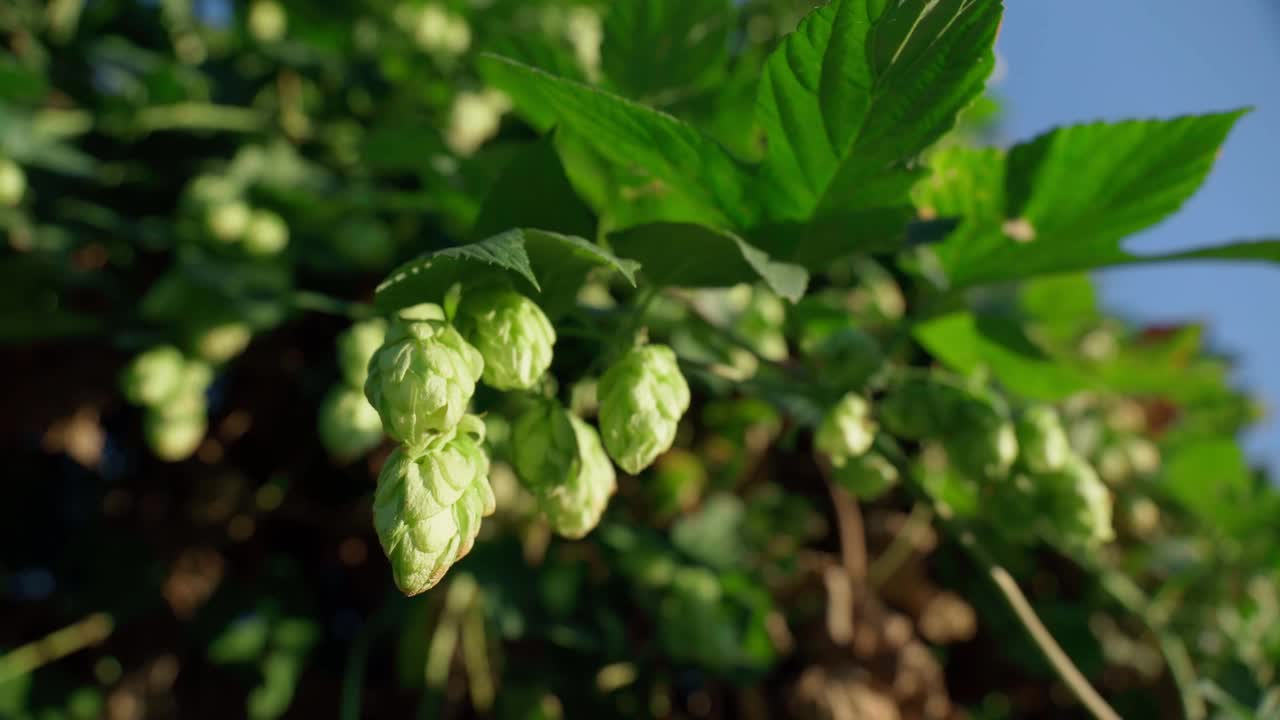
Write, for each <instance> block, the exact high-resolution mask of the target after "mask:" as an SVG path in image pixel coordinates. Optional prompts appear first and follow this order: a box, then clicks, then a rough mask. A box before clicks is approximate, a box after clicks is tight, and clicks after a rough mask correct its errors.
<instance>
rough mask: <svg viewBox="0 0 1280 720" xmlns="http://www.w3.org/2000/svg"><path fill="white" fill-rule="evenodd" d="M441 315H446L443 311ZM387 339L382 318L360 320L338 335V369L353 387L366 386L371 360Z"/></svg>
mask: <svg viewBox="0 0 1280 720" xmlns="http://www.w3.org/2000/svg"><path fill="white" fill-rule="evenodd" d="M441 317H442V318H443V317H444V315H443V313H441ZM386 339H387V322H386V321H385V320H383V319H381V318H374V319H372V320H365V321H363V322H358V323H356V324H354V325H352V326H351V327H350V328H348V329H347V331H346V332H344V333H342V334H341V335H339V336H338V369H339V370H340V371H341V372H342V379H343V381H345V382H346V383H347V384H348V385H350V386H351V387H355V388H359V387H364V381H365V378H367V377H369V360H370V359H371V358H372V357H373V354H374V353H375V352H377V351H378V348H379V347H382V343H383V341H385V340H386Z"/></svg>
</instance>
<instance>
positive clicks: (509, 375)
mask: <svg viewBox="0 0 1280 720" xmlns="http://www.w3.org/2000/svg"><path fill="white" fill-rule="evenodd" d="M457 323H458V328H459V330H461V331H462V334H463V337H465V338H466V339H467V340H468V341H469V342H470V343H471V344H472V345H474V346H475V347H476V349H477V350H479V351H480V354H481V355H482V356H484V381H485V383H486V384H488V385H490V386H492V387H495V388H497V389H499V390H526V389H528V388H530V387H533V384H534V383H535V382H537V380H538V378H539V377H541V376H542V374H543V373H544V372H546V371H547V368H548V367H550V366H551V354H552V348H553V347H554V345H555V343H556V331H555V328H554V327H552V326H551V321H550V320H548V319H547V316H546V315H545V314H543V312H542V309H541V308H539V307H538V305H537V303H535V302H533V301H532V300H530V299H529V298H527V297H525V296H523V295H521V294H520V293H518V292H515V291H514V290H510V289H507V288H486V289H481V290H475V291H472V292H468V293H466V294H465V295H464V296H463V298H462V302H461V304H460V305H459V306H458V313H457Z"/></svg>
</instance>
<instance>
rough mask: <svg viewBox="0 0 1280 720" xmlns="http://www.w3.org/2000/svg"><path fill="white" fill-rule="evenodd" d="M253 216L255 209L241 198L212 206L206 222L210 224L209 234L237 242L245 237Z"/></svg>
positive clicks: (230, 241)
mask: <svg viewBox="0 0 1280 720" xmlns="http://www.w3.org/2000/svg"><path fill="white" fill-rule="evenodd" d="M252 217H253V211H252V210H250V209H249V206H248V205H245V204H244V203H243V202H241V201H239V200H233V201H230V202H224V203H219V204H217V205H213V206H211V207H210V208H209V210H208V215H207V217H206V219H205V222H206V224H207V225H208V226H209V234H210V235H212V236H213V238H214V239H215V240H218V241H220V242H224V243H235V242H239V241H240V240H241V239H243V238H244V234H245V232H246V231H247V230H248V229H249V220H250V218H252Z"/></svg>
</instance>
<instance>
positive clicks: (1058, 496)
mask: <svg viewBox="0 0 1280 720" xmlns="http://www.w3.org/2000/svg"><path fill="white" fill-rule="evenodd" d="M1034 482H1035V484H1036V493H1037V495H1038V496H1039V497H1040V498H1041V506H1042V508H1043V510H1044V514H1043V516H1042V517H1043V518H1044V519H1045V520H1046V522H1047V524H1048V534H1049V535H1050V537H1051V538H1052V539H1054V540H1056V541H1057V542H1059V543H1060V544H1062V545H1063V546H1065V547H1067V548H1069V549H1074V550H1091V549H1095V548H1097V547H1098V546H1099V545H1102V544H1104V543H1107V542H1110V541H1111V540H1113V539H1114V538H1115V530H1114V528H1113V527H1112V517H1111V516H1112V498H1111V492H1110V491H1109V490H1108V489H1107V486H1106V484H1105V483H1103V482H1102V479H1101V478H1099V477H1098V473H1097V472H1096V471H1094V469H1093V467H1092V466H1090V465H1089V463H1088V462H1087V461H1085V460H1084V459H1083V458H1081V457H1079V456H1078V455H1072V456H1070V457H1069V458H1068V459H1067V462H1066V464H1064V465H1063V467H1062V469H1061V470H1058V471H1057V472H1052V473H1045V474H1042V475H1036V476H1035V477H1034Z"/></svg>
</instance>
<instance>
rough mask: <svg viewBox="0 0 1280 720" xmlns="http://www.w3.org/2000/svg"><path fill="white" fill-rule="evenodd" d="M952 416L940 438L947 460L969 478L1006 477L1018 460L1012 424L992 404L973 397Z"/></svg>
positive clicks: (1016, 441) (1015, 436)
mask: <svg viewBox="0 0 1280 720" xmlns="http://www.w3.org/2000/svg"><path fill="white" fill-rule="evenodd" d="M953 417H954V418H955V419H954V420H953V422H954V425H952V427H951V428H950V429H949V432H948V433H947V434H946V435H945V436H944V437H943V445H944V446H945V447H946V449H947V457H948V458H950V459H951V463H952V464H953V465H955V466H956V468H957V469H959V470H960V471H961V472H963V473H966V474H967V475H969V476H970V477H973V478H987V479H999V478H1004V477H1006V476H1007V475H1008V474H1009V469H1010V468H1012V467H1013V463H1014V461H1016V460H1017V459H1018V435H1017V432H1016V431H1015V430H1014V427H1013V424H1012V423H1010V422H1009V421H1008V420H1006V419H1005V418H1004V415H1003V414H1001V413H1000V411H999V410H998V409H997V408H996V407H995V405H993V404H991V403H989V402H986V401H985V400H984V399H981V398H979V397H976V396H975V397H974V398H972V399H970V400H969V401H968V402H966V403H965V404H964V406H963V407H961V408H959V409H958V410H957V411H956V413H955V415H954V416H953Z"/></svg>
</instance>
